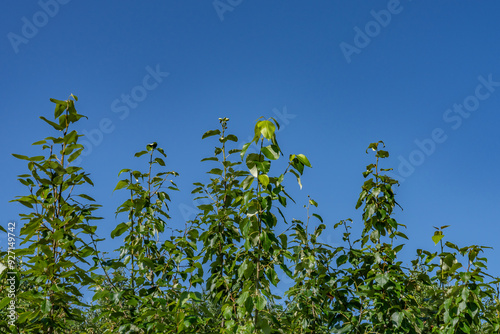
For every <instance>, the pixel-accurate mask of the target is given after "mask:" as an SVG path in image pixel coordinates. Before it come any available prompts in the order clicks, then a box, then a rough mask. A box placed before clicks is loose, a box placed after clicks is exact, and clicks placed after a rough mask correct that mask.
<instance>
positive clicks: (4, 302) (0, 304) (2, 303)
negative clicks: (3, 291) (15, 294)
mask: <svg viewBox="0 0 500 334" xmlns="http://www.w3.org/2000/svg"><path fill="white" fill-rule="evenodd" d="M0 273H2V272H1V271H0ZM10 301H11V299H10V298H9V297H4V298H3V299H2V301H0V310H1V309H3V308H4V306H6V305H7V304H9V303H10Z"/></svg>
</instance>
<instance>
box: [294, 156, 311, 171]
mask: <svg viewBox="0 0 500 334" xmlns="http://www.w3.org/2000/svg"><path fill="white" fill-rule="evenodd" d="M296 157H297V159H299V161H300V162H302V163H303V164H304V165H305V166H307V167H310V168H311V167H312V166H311V163H310V162H309V160H308V159H307V158H306V156H305V155H303V154H297V155H296Z"/></svg>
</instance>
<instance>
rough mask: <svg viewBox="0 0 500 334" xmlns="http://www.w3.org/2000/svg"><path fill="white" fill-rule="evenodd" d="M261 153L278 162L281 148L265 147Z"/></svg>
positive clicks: (274, 146)
mask: <svg viewBox="0 0 500 334" xmlns="http://www.w3.org/2000/svg"><path fill="white" fill-rule="evenodd" d="M260 151H261V152H262V154H264V155H265V156H266V158H268V159H270V160H277V159H279V157H280V150H279V147H278V146H276V145H274V144H272V145H269V146H265V147H263V148H261V149H260Z"/></svg>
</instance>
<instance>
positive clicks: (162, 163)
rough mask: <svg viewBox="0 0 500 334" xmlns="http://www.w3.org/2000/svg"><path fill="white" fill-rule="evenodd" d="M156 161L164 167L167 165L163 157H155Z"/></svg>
mask: <svg viewBox="0 0 500 334" xmlns="http://www.w3.org/2000/svg"><path fill="white" fill-rule="evenodd" d="M154 161H155V162H156V163H157V164H159V165H160V166H162V167H163V166H165V161H163V159H162V158H155V160H154Z"/></svg>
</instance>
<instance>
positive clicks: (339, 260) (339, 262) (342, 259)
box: [337, 254, 348, 267]
mask: <svg viewBox="0 0 500 334" xmlns="http://www.w3.org/2000/svg"><path fill="white" fill-rule="evenodd" d="M347 259H348V257H347V255H345V254H342V255H340V256H339V257H338V258H337V267H340V266H341V265H343V264H344V263H346V262H347Z"/></svg>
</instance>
